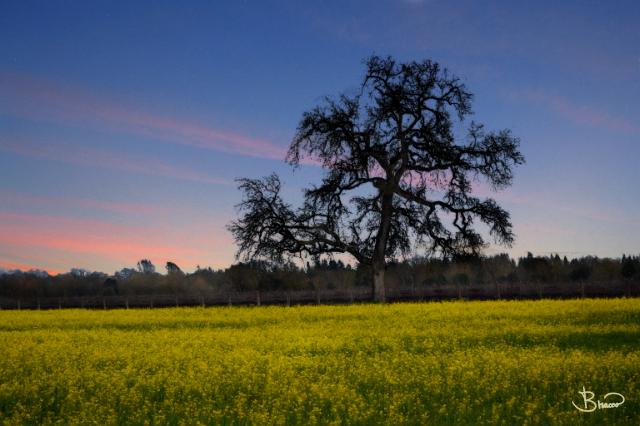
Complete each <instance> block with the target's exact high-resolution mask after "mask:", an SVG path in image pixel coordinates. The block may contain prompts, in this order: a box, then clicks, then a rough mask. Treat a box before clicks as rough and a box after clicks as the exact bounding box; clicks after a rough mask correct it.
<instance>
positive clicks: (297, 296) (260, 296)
mask: <svg viewBox="0 0 640 426" xmlns="http://www.w3.org/2000/svg"><path fill="white" fill-rule="evenodd" d="M638 284H639V283H637V282H630V281H629V282H586V283H576V282H569V283H513V284H492V285H466V286H465V285H440V286H429V287H424V286H419V287H418V286H402V287H389V288H387V289H386V295H387V301H389V302H410V301H442V300H454V299H464V300H498V299H507V300H511V299H542V298H550V299H565V298H576V297H638V296H640V285H638ZM371 300H372V292H371V289H370V288H366V287H354V288H347V289H332V290H296V291H283V290H276V291H242V292H235V291H234V292H229V291H224V292H223V291H217V292H215V291H212V292H202V293H197V294H154V295H150V294H145V295H103V296H100V295H98V296H70V297H64V296H63V297H37V298H0V309H18V310H20V309H65V308H87V309H129V308H159V307H180V306H201V307H207V306H224V305H228V306H234V305H241V306H250V305H254V306H256V305H257V306H260V305H284V306H291V305H309V304H318V305H319V304H347V303H362V302H369V301H371Z"/></svg>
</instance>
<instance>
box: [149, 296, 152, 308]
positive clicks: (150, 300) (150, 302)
mask: <svg viewBox="0 0 640 426" xmlns="http://www.w3.org/2000/svg"><path fill="white" fill-rule="evenodd" d="M149 306H150V307H152V308H153V296H152V297H151V298H150V299H149Z"/></svg>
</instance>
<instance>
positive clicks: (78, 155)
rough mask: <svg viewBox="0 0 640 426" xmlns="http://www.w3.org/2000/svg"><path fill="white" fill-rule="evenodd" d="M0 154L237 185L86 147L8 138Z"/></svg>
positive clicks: (0, 140)
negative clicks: (6, 153)
mask: <svg viewBox="0 0 640 426" xmlns="http://www.w3.org/2000/svg"><path fill="white" fill-rule="evenodd" d="M0 150H2V151H6V152H11V153H13V154H18V155H21V156H25V157H30V158H36V159H42V160H53V161H59V162H64V163H69V164H75V165H80V166H86V167H98V168H107V169H112V170H121V171H126V172H132V173H138V174H144V175H150V176H160V177H168V178H173V179H178V180H187V181H192V182H201V183H208V184H214V185H232V184H233V182H231V181H229V180H227V179H223V178H218V177H213V176H209V175H207V174H206V173H202V172H198V171H196V170H192V169H188V168H182V167H178V166H174V165H172V164H169V163H166V162H164V161H162V160H159V159H157V158H152V157H149V156H145V157H144V158H136V157H133V156H124V155H117V154H114V153H113V152H109V151H106V150H102V149H98V148H89V147H86V146H82V147H79V146H75V145H70V144H65V143H58V142H56V143H42V142H35V141H30V140H24V139H19V140H17V139H11V140H9V139H8V138H6V137H5V138H1V137H0Z"/></svg>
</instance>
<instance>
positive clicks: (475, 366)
mask: <svg viewBox="0 0 640 426" xmlns="http://www.w3.org/2000/svg"><path fill="white" fill-rule="evenodd" d="M583 386H584V387H585V388H586V389H587V390H590V391H593V392H594V393H595V397H594V400H598V399H600V400H602V399H603V397H604V395H605V394H606V393H608V392H618V393H620V394H622V395H624V396H625V398H626V402H625V403H624V404H623V405H621V406H620V407H618V408H610V409H600V410H596V411H594V412H591V413H581V412H579V411H578V410H576V408H574V407H573V405H572V404H571V401H572V400H573V401H574V402H575V403H576V404H577V405H579V406H584V402H583V399H582V397H581V395H580V394H578V391H582V389H583ZM639 398H640V299H616V300H571V301H530V302H529V301H525V302H522V301H517V302H515V301H510V302H506V301H504V302H445V303H422V304H419V303H413V304H390V305H353V306H306V307H291V308H286V307H260V308H250V307H245V308H239V307H232V308H227V307H221V308H205V309H203V308H173V309H156V310H150V309H140V310H114V311H87V310H53V311H30V312H29V311H0V424H24V423H30V424H33V423H45V424H52V423H58V422H59V423H65V424H66V423H81V424H89V423H93V424H166V423H169V424H259V425H263V424H305V425H306V424H380V423H386V424H504V425H515V424H598V425H601V424H634V425H638V424H640V405H639V404H638V400H639ZM614 399H615V398H613V397H610V399H609V401H613V400H614Z"/></svg>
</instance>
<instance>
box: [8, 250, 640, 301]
mask: <svg viewBox="0 0 640 426" xmlns="http://www.w3.org/2000/svg"><path fill="white" fill-rule="evenodd" d="M370 280H371V270H370V267H369V266H367V265H362V264H356V265H355V267H353V266H351V265H348V264H346V265H345V264H344V263H343V262H341V261H336V260H326V259H322V260H319V261H317V262H312V263H309V265H305V267H304V268H301V267H299V266H296V265H295V264H293V263H287V264H276V263H268V262H248V263H241V264H236V265H231V266H230V267H228V268H227V269H225V270H213V269H211V268H198V269H197V270H196V271H195V272H192V273H180V272H178V273H176V272H168V273H167V274H166V275H162V274H159V273H144V272H140V271H137V270H136V269H133V268H124V269H122V270H120V271H118V272H117V273H115V274H114V275H113V276H108V275H107V274H104V273H101V272H89V271H83V272H82V273H79V272H78V270H77V269H73V270H72V271H70V272H68V273H65V274H59V275H56V276H50V275H48V274H46V273H45V272H43V271H37V270H34V271H30V272H21V271H2V270H0V304H1V302H2V299H3V298H8V299H32V300H35V299H38V298H40V299H43V298H51V297H54V298H60V297H77V296H115V295H119V296H124V297H126V296H133V295H141V296H143V295H175V296H178V295H191V296H202V295H206V294H211V293H212V292H218V293H220V292H222V293H225V294H227V293H228V294H231V293H233V292H237V291H283V292H291V291H296V290H307V291H312V290H320V291H324V290H332V289H345V290H347V289H357V288H361V287H362V286H368V285H370ZM620 283H622V284H623V285H624V287H625V289H626V290H625V293H622V294H621V293H611V295H614V296H622V295H625V294H626V295H630V294H632V293H633V292H634V289H635V293H637V289H638V287H639V286H640V256H629V255H624V256H623V257H622V258H618V259H611V258H597V257H593V256H586V257H581V258H577V259H571V260H568V259H566V258H565V259H561V258H560V257H559V256H558V255H551V256H534V255H533V254H528V255H527V256H525V257H522V258H520V259H517V260H514V259H511V258H510V257H509V256H508V255H506V254H498V255H495V256H489V257H479V258H466V259H462V258H459V259H453V260H448V259H434V258H424V257H420V258H412V259H409V260H406V261H403V262H390V263H389V265H388V267H387V285H388V286H390V287H392V288H405V289H407V288H408V289H413V290H415V289H421V288H436V289H437V288H440V287H441V286H453V287H454V291H456V293H457V294H456V296H460V294H461V293H463V292H464V290H465V289H468V288H469V287H471V286H475V287H481V286H484V287H485V288H488V289H491V288H492V289H494V292H493V294H494V295H495V296H496V297H498V298H499V297H501V292H502V291H503V290H504V289H505V288H507V287H508V286H510V285H517V286H518V287H520V288H522V289H527V288H529V289H532V290H539V289H540V288H541V286H542V285H551V286H554V287H556V288H557V289H559V290H562V289H563V288H565V289H568V290H570V294H573V295H578V293H576V289H578V288H580V287H581V288H582V291H583V293H584V289H585V287H588V286H589V285H593V284H598V285H599V286H600V287H601V288H602V289H603V294H604V295H606V294H607V288H608V287H611V288H614V287H615V286H618V287H615V288H619V284H620ZM578 286H580V287H578ZM538 294H539V295H540V296H545V294H544V293H538Z"/></svg>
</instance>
